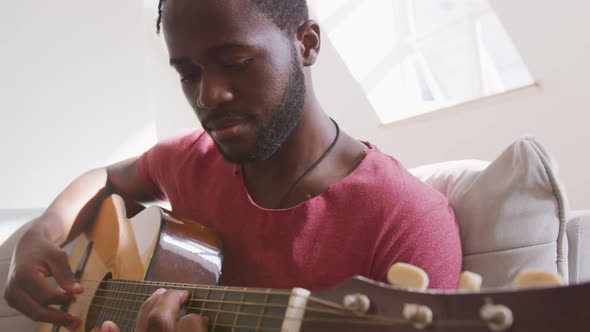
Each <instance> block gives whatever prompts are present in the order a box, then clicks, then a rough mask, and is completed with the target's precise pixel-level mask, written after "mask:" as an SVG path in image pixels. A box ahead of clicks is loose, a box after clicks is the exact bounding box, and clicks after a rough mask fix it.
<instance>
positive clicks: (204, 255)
mask: <svg viewBox="0 0 590 332" xmlns="http://www.w3.org/2000/svg"><path fill="white" fill-rule="evenodd" d="M129 210H131V209H129ZM126 211H127V209H126V207H125V202H123V200H122V199H121V198H120V197H119V196H116V195H113V196H111V197H109V198H107V199H106V200H105V201H104V202H103V204H102V206H101V208H100V211H99V213H98V215H97V217H96V219H95V221H94V224H93V226H92V227H91V228H90V229H89V230H88V231H86V232H85V233H84V234H83V235H81V236H79V237H78V239H77V240H76V243H75V245H74V248H73V250H72V252H71V254H70V265H71V267H72V270H73V271H76V270H77V269H79V270H81V274H80V275H79V279H80V280H81V282H80V283H81V285H82V287H83V288H84V293H83V294H81V295H80V296H77V297H76V301H75V302H74V303H72V304H70V305H69V307H68V308H67V311H68V312H70V313H71V314H72V315H74V316H77V317H80V318H82V324H81V325H80V326H79V327H78V329H76V332H82V331H94V330H95V327H96V326H97V325H98V327H100V325H99V324H101V323H102V322H101V321H100V320H101V319H102V318H104V320H107V319H108V320H111V319H112V320H115V321H117V320H116V318H120V319H121V318H123V319H124V320H123V321H125V322H127V321H133V322H134V321H135V320H134V317H135V315H134V314H133V312H132V310H130V311H129V313H124V315H121V312H120V311H121V310H120V309H119V310H118V311H117V314H118V315H116V314H114V313H108V312H106V313H105V310H106V311H108V301H109V299H108V298H107V299H103V301H100V298H101V297H102V298H104V297H105V296H100V294H98V295H97V292H99V293H100V290H97V289H98V286H99V284H100V282H101V281H103V280H105V279H125V280H150V281H166V282H175V283H199V284H213V285H214V284H217V282H218V281H219V278H220V276H221V262H222V254H221V240H220V239H219V237H218V236H217V235H216V234H215V233H214V232H213V231H211V230H210V229H208V228H206V227H204V226H202V225H200V224H197V223H195V222H190V221H181V220H177V219H175V218H174V217H172V216H171V215H170V214H169V213H167V212H166V211H164V210H162V209H160V208H157V207H150V208H148V209H145V210H143V211H141V212H140V213H139V214H137V215H136V216H135V217H134V218H132V219H128V218H127V212H126ZM82 265H83V266H82ZM121 293H123V292H121ZM97 299H98V301H97ZM105 302H106V303H105ZM138 305H140V303H133V305H131V304H130V308H133V309H134V310H137V308H138ZM125 314H126V315H125ZM123 316H126V317H123ZM39 331H40V332H56V331H59V332H66V331H67V330H66V329H65V328H63V327H57V326H54V325H52V324H46V323H44V324H41V326H40V328H39Z"/></svg>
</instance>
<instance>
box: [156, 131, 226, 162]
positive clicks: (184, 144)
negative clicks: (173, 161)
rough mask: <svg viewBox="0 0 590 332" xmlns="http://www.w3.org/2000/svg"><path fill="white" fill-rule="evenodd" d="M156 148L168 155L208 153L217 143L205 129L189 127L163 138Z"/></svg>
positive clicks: (161, 153) (162, 153) (159, 152)
mask: <svg viewBox="0 0 590 332" xmlns="http://www.w3.org/2000/svg"><path fill="white" fill-rule="evenodd" d="M154 149H155V150H157V151H158V154H160V155H163V156H166V157H174V156H189V155H206V154H209V153H210V152H211V151H214V150H215V145H214V144H213V140H211V138H210V137H209V135H207V134H206V133H205V131H204V130H203V129H190V130H188V129H187V130H184V131H180V132H177V133H175V134H173V135H171V136H169V137H167V138H165V139H163V140H161V141H160V142H159V143H158V144H157V145H156V146H155V147H154Z"/></svg>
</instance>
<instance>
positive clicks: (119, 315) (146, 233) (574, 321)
mask: <svg viewBox="0 0 590 332" xmlns="http://www.w3.org/2000/svg"><path fill="white" fill-rule="evenodd" d="M137 239H140V240H137ZM70 264H71V266H72V269H73V270H74V271H78V272H79V278H80V283H81V284H82V286H83V288H84V293H83V294H82V295H81V296H78V297H77V300H76V301H75V302H74V303H72V304H71V305H70V306H69V308H67V310H68V311H69V312H70V313H72V314H73V315H76V316H78V317H81V318H82V319H83V324H81V326H80V327H79V328H78V329H77V330H76V332H82V331H96V330H97V329H98V327H99V326H100V325H101V324H102V322H104V321H105V320H113V321H115V322H116V323H117V325H118V326H119V327H120V328H121V330H122V331H123V332H125V331H134V327H135V321H136V316H137V312H138V310H139V307H140V306H141V304H142V303H143V302H144V301H145V300H146V299H147V297H149V296H150V295H151V294H152V293H153V291H155V290H156V289H157V288H161V287H165V288H175V289H185V290H188V291H189V293H190V297H189V301H188V303H187V304H186V305H185V308H184V310H185V312H195V313H198V314H201V315H206V316H208V317H209V321H210V325H209V330H210V331H212V332H213V331H215V332H225V331H228V332H229V331H231V332H242V331H244V332H245V331H277V332H279V331H280V332H299V331H305V332H319V331H343V332H360V331H379V332H389V331H421V330H424V331H433V332H434V331H436V332H442V331H445V332H450V331H466V332H467V331H469V332H485V331H512V332H553V331H568V332H577V331H580V332H582V331H590V327H589V324H588V322H589V321H590V319H589V318H590V317H589V315H588V307H589V305H588V303H589V302H590V300H589V299H590V284H580V285H574V286H565V287H548V288H537V289H529V290H511V289H508V290H501V291H494V292H459V291H430V290H425V291H408V290H403V289H400V288H396V287H393V286H390V285H386V284H383V283H378V282H374V281H371V280H368V279H366V278H362V277H355V278H352V279H350V280H348V281H346V282H344V283H343V284H341V285H340V286H338V287H336V288H334V289H329V290H325V291H322V292H318V293H314V294H310V293H309V292H308V291H306V290H304V289H297V288H295V289H293V290H273V289H252V288H240V287H222V286H216V284H217V282H218V281H219V279H220V276H221V265H222V254H221V240H220V239H219V237H218V236H217V235H216V234H215V233H214V232H212V231H211V230H210V229H208V228H206V227H203V226H201V225H199V224H198V223H196V222H191V221H180V220H176V219H174V218H173V217H172V216H170V214H169V213H167V212H166V211H164V210H161V209H159V208H157V207H153V208H148V209H146V210H144V211H142V212H141V213H139V214H138V215H137V216H136V217H134V218H133V219H131V220H130V219H128V218H127V216H126V209H125V203H124V202H123V200H122V199H121V198H120V197H118V196H115V195H114V196H111V197H110V198H108V199H107V200H105V202H104V203H103V204H102V207H101V209H100V212H99V214H98V216H97V218H96V220H95V223H94V224H93V226H92V227H91V228H90V229H89V230H88V231H87V232H86V233H85V234H83V235H82V236H80V237H79V239H78V240H77V243H76V245H75V248H74V250H73V252H72V254H71V255H70ZM39 331H41V332H58V331H59V332H65V331H66V330H65V329H64V328H61V327H57V326H53V325H51V324H42V325H41V327H40V329H39Z"/></svg>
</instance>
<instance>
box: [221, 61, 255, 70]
mask: <svg viewBox="0 0 590 332" xmlns="http://www.w3.org/2000/svg"><path fill="white" fill-rule="evenodd" d="M253 60H254V59H253V58H246V59H243V60H240V61H236V62H229V63H224V64H223V67H224V68H227V69H231V70H242V69H245V68H246V67H248V65H249V64H251V63H252V61H253Z"/></svg>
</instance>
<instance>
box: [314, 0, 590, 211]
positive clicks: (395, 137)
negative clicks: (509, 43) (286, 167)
mask: <svg viewBox="0 0 590 332" xmlns="http://www.w3.org/2000/svg"><path fill="white" fill-rule="evenodd" d="M491 2H492V4H493V6H494V8H495V9H496V11H497V13H498V16H499V17H500V19H501V20H502V21H503V23H504V25H505V27H506V29H507V30H508V31H509V33H510V34H511V36H512V38H513V41H514V43H515V44H516V46H517V48H518V49H519V51H520V52H521V55H522V56H523V58H524V60H525V62H526V64H527V65H528V67H529V69H530V71H531V73H532V75H533V77H534V78H535V79H536V81H537V82H538V83H539V87H537V88H531V89H525V90H522V91H517V92H514V93H508V94H505V95H501V96H497V97H491V98H488V99H485V100H481V101H478V102H473V103H469V104H465V105H461V106H457V107H453V108H451V109H447V110H443V111H439V112H434V113H431V114H427V115H423V116H419V117H416V118H412V119H407V120H404V121H401V122H397V123H393V124H388V125H380V124H379V120H378V118H377V116H376V114H375V113H374V112H373V110H372V109H371V106H370V104H369V102H368V101H367V100H366V98H365V96H364V95H363V93H362V91H361V89H360V87H359V86H358V84H357V83H356V82H355V80H354V79H353V78H352V76H351V75H350V73H349V72H348V71H347V69H346V67H345V66H344V64H343V62H342V60H341V59H340V58H339V56H338V54H337V53H336V52H335V50H334V48H333V47H332V46H331V45H330V42H329V40H326V39H324V49H323V51H322V55H321V57H320V61H319V63H318V65H317V66H316V70H315V74H316V75H315V78H316V85H317V90H318V94H319V96H320V98H321V100H322V103H323V105H324V107H325V109H326V111H327V112H329V113H330V114H332V116H333V117H335V118H336V119H337V120H338V121H340V123H341V125H342V127H343V128H344V129H345V130H347V131H348V132H350V133H352V134H353V135H354V136H356V137H359V138H363V139H368V140H371V141H372V142H373V143H375V144H377V145H378V146H380V147H381V148H382V149H383V150H385V151H387V152H388V153H390V154H392V155H394V156H395V157H396V158H398V159H399V160H401V161H402V162H403V163H404V164H405V165H406V167H413V166H418V165H421V164H426V163H432V162H438V161H444V160H451V159H469V158H476V159H485V160H491V159H494V158H495V156H497V155H498V154H499V153H500V152H501V151H502V150H503V149H504V148H505V147H507V146H508V145H509V144H510V143H511V142H512V141H514V140H515V139H517V138H518V137H520V136H523V135H526V134H530V135H534V136H536V137H537V138H539V139H540V140H541V142H543V143H544V144H545V145H546V146H547V148H548V149H549V151H550V152H551V153H552V155H553V156H554V158H555V159H556V160H557V162H558V164H559V166H560V175H561V176H560V177H561V179H562V180H563V182H564V183H565V187H566V190H567V192H568V195H569V197H570V201H571V205H572V207H573V208H579V209H581V208H589V207H590V197H589V196H590V195H589V194H590V189H589V187H590V172H588V171H587V169H588V165H589V164H590V155H589V154H588V150H589V149H588V148H587V145H588V144H589V143H590V129H589V125H590V114H589V113H588V108H589V104H590V103H589V102H590V93H589V92H588V83H587V82H588V79H589V78H590V63H588V59H590V38H589V37H588V31H590V20H588V17H587V13H590V2H588V1H585V0H571V1H567V2H558V1H537V0H520V1H510V0H492V1H491ZM373 37H374V38H377V37H378V32H377V34H376V35H375V36H373Z"/></svg>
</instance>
